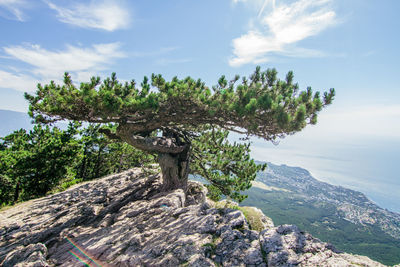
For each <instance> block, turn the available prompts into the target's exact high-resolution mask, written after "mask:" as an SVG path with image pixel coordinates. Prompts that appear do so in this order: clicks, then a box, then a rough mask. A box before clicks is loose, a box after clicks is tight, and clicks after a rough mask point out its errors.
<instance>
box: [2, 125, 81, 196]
mask: <svg viewBox="0 0 400 267" xmlns="http://www.w3.org/2000/svg"><path fill="white" fill-rule="evenodd" d="M76 130H77V129H76V125H74V124H70V126H69V128H68V130H67V131H60V130H59V129H58V128H53V129H50V128H49V127H48V126H46V127H42V126H40V125H36V126H35V127H34V128H33V130H32V131H30V132H29V133H27V132H26V131H25V130H23V129H21V130H19V131H15V132H14V133H12V134H10V135H8V136H6V137H4V138H3V139H2V140H3V141H2V146H3V147H4V149H2V150H1V151H0V174H2V175H3V177H8V178H7V181H8V182H9V183H11V184H12V190H11V188H10V185H9V183H8V184H6V185H5V184H4V183H2V189H1V191H8V192H9V193H8V194H7V198H6V199H2V202H3V203H11V202H15V201H18V200H27V199H30V198H33V197H39V196H43V195H44V194H46V193H47V192H48V191H49V190H50V189H51V188H53V187H54V186H56V185H57V184H58V182H59V181H60V180H61V179H62V178H63V177H64V175H65V174H66V172H67V166H68V165H69V163H70V162H71V161H72V160H73V158H74V156H75V155H76V154H77V153H78V149H79V146H78V143H77V142H76V140H75V139H74V135H75V134H76V133H77V132H76ZM3 180H4V179H3ZM11 192H12V194H13V197H12V198H11V197H10V193H11Z"/></svg>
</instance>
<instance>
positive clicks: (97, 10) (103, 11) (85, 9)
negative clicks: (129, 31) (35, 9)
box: [47, 0, 131, 31]
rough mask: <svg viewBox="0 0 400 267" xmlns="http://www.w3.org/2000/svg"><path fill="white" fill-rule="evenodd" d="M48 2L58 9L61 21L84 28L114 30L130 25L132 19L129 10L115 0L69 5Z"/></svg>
mask: <svg viewBox="0 0 400 267" xmlns="http://www.w3.org/2000/svg"><path fill="white" fill-rule="evenodd" d="M47 4H48V6H49V7H50V8H51V9H54V10H55V11H57V17H58V19H59V20H60V21H61V22H64V23H68V24H72V25H75V26H78V27H82V28H95V29H102V30H106V31H114V30H117V29H121V28H126V27H128V25H129V23H130V19H131V16H130V14H129V12H128V10H127V9H126V8H125V7H124V6H122V5H121V4H120V3H119V2H117V1H113V0H109V1H91V2H90V3H88V4H82V3H80V2H74V3H73V4H72V5H70V6H69V7H62V6H58V5H56V4H54V3H52V2H47Z"/></svg>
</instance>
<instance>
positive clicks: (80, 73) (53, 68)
mask: <svg viewBox="0 0 400 267" xmlns="http://www.w3.org/2000/svg"><path fill="white" fill-rule="evenodd" d="M4 52H5V53H6V54H7V55H8V56H11V57H12V58H13V59H17V60H20V61H22V62H24V63H27V64H29V65H30V66H31V67H32V68H31V69H30V71H29V72H30V74H29V75H27V74H19V73H18V72H16V71H14V72H15V73H11V72H5V71H2V72H0V75H2V78H1V79H0V87H2V88H12V89H16V90H22V91H27V90H29V88H32V90H34V89H35V86H33V87H32V86H29V85H30V84H31V83H32V81H35V84H36V82H38V81H46V82H48V81H50V80H56V81H59V80H60V79H61V78H62V77H63V73H64V72H66V71H67V72H69V73H71V75H72V77H73V79H74V80H78V81H87V80H88V79H89V77H91V76H93V75H97V74H98V73H99V72H100V71H103V70H105V69H107V67H108V66H109V65H110V64H111V63H113V61H114V60H115V59H117V58H121V57H124V53H122V52H121V51H120V45H119V43H108V44H96V45H93V46H92V47H88V48H84V47H76V46H71V45H69V46H67V48H66V49H65V50H63V51H50V50H46V49H44V48H42V47H40V46H39V45H25V46H9V47H4ZM3 75H4V76H3Z"/></svg>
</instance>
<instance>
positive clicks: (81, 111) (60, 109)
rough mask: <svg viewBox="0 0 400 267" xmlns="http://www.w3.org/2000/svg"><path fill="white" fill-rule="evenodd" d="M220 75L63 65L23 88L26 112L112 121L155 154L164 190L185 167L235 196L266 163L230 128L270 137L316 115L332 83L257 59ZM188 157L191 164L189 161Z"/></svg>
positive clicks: (46, 117) (181, 180) (43, 118)
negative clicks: (91, 73)
mask: <svg viewBox="0 0 400 267" xmlns="http://www.w3.org/2000/svg"><path fill="white" fill-rule="evenodd" d="M239 80H240V76H238V75H237V76H235V78H234V79H233V80H231V81H228V80H227V79H226V78H225V76H222V77H221V78H220V79H219V80H218V84H217V85H216V86H214V87H212V88H209V87H207V86H206V85H205V83H204V82H202V81H201V80H200V79H198V80H194V79H192V78H190V77H187V78H185V79H178V78H177V77H174V78H173V79H172V80H171V81H166V80H165V79H164V78H163V77H162V76H161V75H154V74H153V75H152V76H151V80H150V81H149V79H148V78H147V77H144V79H143V82H142V83H141V84H140V86H137V84H136V82H135V81H134V80H132V81H131V82H125V83H120V82H119V81H118V80H117V78H116V75H115V73H113V74H112V75H111V77H110V78H107V79H105V80H103V81H101V80H100V78H99V77H93V78H92V79H91V81H90V82H88V83H81V84H80V86H79V87H77V86H75V85H74V84H73V82H72V80H71V77H70V75H69V74H68V73H65V76H64V84H63V85H57V84H55V83H54V82H51V83H50V84H46V85H44V86H42V85H40V84H39V85H38V89H37V91H36V93H35V94H34V95H30V94H25V98H26V99H27V100H28V101H29V103H30V108H29V109H30V111H29V113H30V115H31V116H32V117H33V118H35V120H36V121H37V122H46V123H48V122H53V121H57V120H63V119H68V120H76V121H86V122H91V123H102V124H106V123H114V124H116V125H117V128H116V131H115V132H114V131H111V130H108V129H104V130H103V133H105V134H106V135H107V136H108V137H110V138H113V139H117V140H122V141H124V142H126V143H128V144H130V145H132V146H133V147H135V148H137V149H140V150H143V151H145V152H147V153H151V154H155V155H157V156H158V163H159V165H160V167H161V171H162V176H163V186H164V190H170V189H175V188H183V189H186V184H187V179H188V174H189V173H190V172H192V173H197V174H200V175H202V176H203V177H204V178H206V179H207V180H208V181H209V183H210V185H209V189H210V191H211V193H212V194H214V195H215V197H218V196H219V195H221V194H224V195H227V196H230V197H233V198H235V199H238V200H241V199H242V197H240V194H239V192H240V191H243V190H245V189H247V188H249V187H250V186H251V180H254V178H255V173H256V172H257V171H258V170H260V169H263V168H265V166H257V165H256V164H255V163H254V161H252V160H251V159H250V157H249V146H248V145H246V144H236V143H235V144H230V143H229V142H228V141H227V136H228V131H232V132H237V133H240V134H243V135H245V136H246V137H248V136H258V137H261V138H263V139H265V140H267V141H276V140H277V139H278V138H283V137H285V136H287V135H291V134H294V133H296V132H298V131H300V130H302V129H303V128H304V127H305V126H306V125H307V124H315V123H316V122H317V114H318V112H319V111H321V110H322V108H323V107H325V106H326V105H328V104H330V103H331V102H332V100H333V97H334V95H335V91H334V89H330V91H329V92H325V93H324V95H323V96H321V95H320V93H319V92H315V93H313V92H312V90H311V88H307V89H306V90H305V91H301V92H300V91H299V86H298V84H297V83H293V72H289V73H288V74H287V75H286V79H285V80H280V79H278V77H277V71H276V70H275V69H268V70H266V71H261V68H260V67H257V68H256V70H255V72H254V73H253V74H252V75H251V76H250V77H249V78H246V77H243V78H242V79H241V81H239ZM190 164H191V165H192V167H191V168H190Z"/></svg>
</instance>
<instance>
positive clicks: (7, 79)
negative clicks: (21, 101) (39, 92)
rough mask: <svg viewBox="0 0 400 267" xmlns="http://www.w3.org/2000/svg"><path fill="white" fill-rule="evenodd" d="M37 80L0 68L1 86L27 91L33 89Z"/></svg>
mask: <svg viewBox="0 0 400 267" xmlns="http://www.w3.org/2000/svg"><path fill="white" fill-rule="evenodd" d="M37 82H38V81H37V80H36V79H35V78H34V77H32V76H30V75H26V74H20V73H11V72H8V71H2V70H0V87H1V88H10V89H14V90H17V91H22V92H27V91H33V90H35V88H36V83H37Z"/></svg>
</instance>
